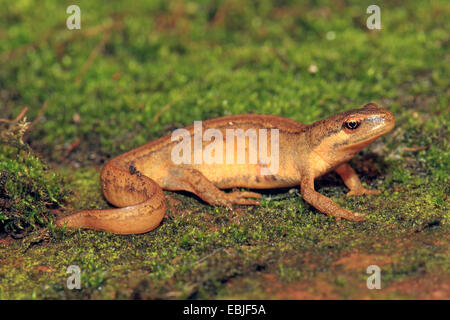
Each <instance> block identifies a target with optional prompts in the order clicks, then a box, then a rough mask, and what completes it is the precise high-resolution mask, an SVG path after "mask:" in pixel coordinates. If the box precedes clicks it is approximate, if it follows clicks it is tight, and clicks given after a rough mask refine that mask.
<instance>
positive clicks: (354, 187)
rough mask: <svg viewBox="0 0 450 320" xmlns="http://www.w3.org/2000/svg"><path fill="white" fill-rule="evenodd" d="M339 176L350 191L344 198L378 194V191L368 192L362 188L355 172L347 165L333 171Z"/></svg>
mask: <svg viewBox="0 0 450 320" xmlns="http://www.w3.org/2000/svg"><path fill="white" fill-rule="evenodd" d="M335 171H336V172H337V173H338V174H339V176H340V177H341V178H342V180H344V183H345V185H346V186H347V188H349V189H350V191H349V192H348V193H347V194H346V196H361V195H364V194H379V193H380V191H378V190H369V189H366V188H364V187H363V185H362V184H361V180H359V177H358V175H357V174H356V172H355V170H353V168H352V167H350V165H349V164H348V163H343V164H341V165H340V166H339V167H337V168H336V169H335Z"/></svg>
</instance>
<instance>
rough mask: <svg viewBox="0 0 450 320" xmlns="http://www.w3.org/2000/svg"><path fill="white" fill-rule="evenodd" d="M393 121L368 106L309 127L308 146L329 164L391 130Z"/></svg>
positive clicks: (351, 154)
mask: <svg viewBox="0 0 450 320" xmlns="http://www.w3.org/2000/svg"><path fill="white" fill-rule="evenodd" d="M394 125H395V118H394V115H393V114H392V113H390V112H389V111H387V110H386V109H383V108H380V107H378V106H377V105H376V104H375V103H372V102H371V103H369V104H367V105H365V106H364V107H363V108H362V109H357V110H350V111H346V112H343V113H340V114H337V115H335V116H332V117H330V118H327V119H325V120H322V121H318V122H315V123H313V124H312V125H311V131H310V143H311V147H312V148H313V150H314V151H316V152H317V153H319V154H321V156H323V157H326V158H328V159H327V160H328V161H329V162H343V161H348V160H349V159H351V158H352V157H353V156H354V155H355V154H356V153H357V152H359V151H360V150H361V149H362V148H364V147H365V146H367V145H368V144H370V143H371V142H373V141H374V140H376V139H377V138H379V137H380V136H382V135H383V134H385V133H387V132H389V131H390V130H392V128H393V127H394Z"/></svg>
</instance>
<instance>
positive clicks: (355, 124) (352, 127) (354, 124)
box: [344, 120, 360, 130]
mask: <svg viewBox="0 0 450 320" xmlns="http://www.w3.org/2000/svg"><path fill="white" fill-rule="evenodd" d="M359 124H360V122H359V121H355V120H350V121H346V122H344V127H345V128H347V129H349V130H355V129H356V128H358V127H359Z"/></svg>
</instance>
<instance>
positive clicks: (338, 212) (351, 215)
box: [300, 177, 365, 221]
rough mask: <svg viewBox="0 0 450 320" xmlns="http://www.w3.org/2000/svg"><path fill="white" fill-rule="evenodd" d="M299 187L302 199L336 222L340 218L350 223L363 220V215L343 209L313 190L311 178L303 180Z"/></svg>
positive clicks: (312, 179)
mask: <svg viewBox="0 0 450 320" xmlns="http://www.w3.org/2000/svg"><path fill="white" fill-rule="evenodd" d="M300 187H301V192H302V197H303V199H304V200H305V201H306V202H308V203H309V204H310V205H312V206H313V207H314V208H316V209H317V210H319V211H320V212H323V213H325V214H326V215H330V216H334V217H335V218H336V220H340V219H341V218H344V219H347V220H352V221H363V220H365V218H364V214H362V213H358V212H351V211H350V210H347V209H344V208H342V207H340V206H339V205H338V204H337V203H335V202H334V201H333V200H331V199H330V198H328V197H326V196H324V195H323V194H320V193H318V192H317V191H316V190H314V178H313V177H307V178H303V179H302V181H301V185H300Z"/></svg>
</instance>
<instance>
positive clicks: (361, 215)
mask: <svg viewBox="0 0 450 320" xmlns="http://www.w3.org/2000/svg"><path fill="white" fill-rule="evenodd" d="M365 215H366V214H365V213H361V212H353V215H352V218H351V219H349V220H352V221H356V222H359V221H364V220H366V217H365Z"/></svg>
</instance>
